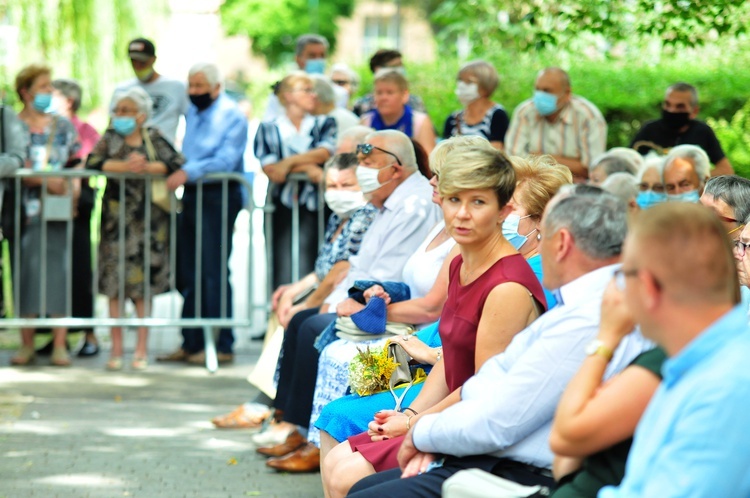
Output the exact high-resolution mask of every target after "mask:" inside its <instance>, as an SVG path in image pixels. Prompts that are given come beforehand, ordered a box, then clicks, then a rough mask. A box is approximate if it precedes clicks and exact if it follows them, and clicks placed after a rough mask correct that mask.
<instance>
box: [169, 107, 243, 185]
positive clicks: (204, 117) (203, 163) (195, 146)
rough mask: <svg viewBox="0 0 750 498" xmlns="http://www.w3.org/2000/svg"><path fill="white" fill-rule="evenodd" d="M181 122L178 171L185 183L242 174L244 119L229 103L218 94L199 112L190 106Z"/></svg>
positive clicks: (237, 109) (236, 108)
mask: <svg viewBox="0 0 750 498" xmlns="http://www.w3.org/2000/svg"><path fill="white" fill-rule="evenodd" d="M185 119H186V128H185V139H184V142H183V144H182V153H183V154H184V156H185V158H186V159H187V162H186V163H185V164H184V165H183V166H182V170H183V171H184V172H186V173H187V175H188V183H194V182H195V181H196V180H198V179H199V178H202V177H203V176H205V175H207V174H209V173H231V172H235V173H243V172H244V161H243V156H244V154H245V147H246V146H247V119H245V116H244V115H243V114H242V112H241V111H240V110H239V108H238V107H237V104H235V103H234V101H233V100H232V99H230V98H229V97H227V96H226V95H224V94H223V93H222V94H220V95H219V98H218V99H216V100H215V101H214V102H213V104H211V105H210V106H209V107H208V108H207V109H205V110H203V111H198V108H197V107H195V106H194V105H192V104H191V105H190V109H189V110H188V113H187V117H186V118H185Z"/></svg>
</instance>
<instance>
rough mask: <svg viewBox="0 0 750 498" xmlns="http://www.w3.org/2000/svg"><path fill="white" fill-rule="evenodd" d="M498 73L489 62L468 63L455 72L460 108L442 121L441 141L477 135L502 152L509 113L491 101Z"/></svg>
mask: <svg viewBox="0 0 750 498" xmlns="http://www.w3.org/2000/svg"><path fill="white" fill-rule="evenodd" d="M499 81H500V80H499V78H498V76H497V71H496V70H495V68H494V67H493V66H492V64H490V63H489V62H485V61H482V60H477V61H471V62H467V63H466V64H464V65H463V66H461V69H459V71H458V78H457V83H456V97H458V100H459V101H460V102H461V105H462V106H463V109H461V110H460V111H456V112H454V113H453V114H451V115H450V116H448V119H446V120H445V126H444V127H443V138H450V137H456V136H459V135H479V136H480V137H484V138H486V139H487V140H489V141H490V143H491V144H492V145H493V146H494V147H495V148H497V149H499V150H503V142H504V140H505V132H506V131H508V124H509V122H510V121H509V119H508V114H507V113H506V112H505V109H504V108H503V106H501V105H500V104H497V103H495V102H493V101H492V100H490V98H491V97H492V94H493V93H494V92H495V89H497V85H498V83H499Z"/></svg>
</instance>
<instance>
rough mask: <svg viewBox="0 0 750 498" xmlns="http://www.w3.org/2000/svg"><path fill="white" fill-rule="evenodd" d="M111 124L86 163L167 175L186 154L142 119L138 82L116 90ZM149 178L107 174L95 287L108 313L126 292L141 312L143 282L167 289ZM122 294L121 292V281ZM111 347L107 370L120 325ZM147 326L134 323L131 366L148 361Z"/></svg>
mask: <svg viewBox="0 0 750 498" xmlns="http://www.w3.org/2000/svg"><path fill="white" fill-rule="evenodd" d="M113 105H114V108H113V109H112V127H111V128H110V129H108V130H107V132H106V133H105V134H104V136H103V137H102V139H101V140H100V141H99V143H98V144H96V147H94V150H93V151H91V154H90V155H89V158H88V161H87V163H86V167H87V168H91V169H97V170H101V171H105V172H111V173H138V174H144V175H166V174H169V173H172V172H174V171H176V170H178V169H179V168H180V167H181V166H182V164H183V163H184V162H185V159H184V158H183V157H182V155H181V154H179V153H178V152H176V151H175V149H174V147H172V145H171V144H170V143H169V141H168V140H167V139H165V138H164V137H163V136H162V135H161V134H160V133H159V131H158V130H157V129H156V128H145V127H144V126H143V125H144V123H145V122H146V121H147V120H148V118H149V117H150V116H151V110H152V107H153V104H152V102H151V97H149V96H148V94H147V93H146V92H145V91H144V90H143V89H141V88H139V87H134V88H130V89H127V90H124V91H122V92H121V93H118V94H116V95H115V98H114V99H113ZM121 181H124V182H125V196H124V198H122V197H120V182H121ZM148 181H149V180H148V179H146V180H140V179H134V180H116V179H112V178H109V179H108V181H107V189H106V190H105V192H104V201H103V204H102V234H101V243H100V246H99V291H100V292H101V293H102V294H105V295H106V296H107V297H108V298H109V314H110V317H112V318H117V317H119V316H120V300H123V299H125V298H129V299H132V300H133V303H134V304H135V308H136V312H137V313H138V316H139V317H141V318H143V317H144V316H145V303H144V298H145V295H146V286H147V285H148V286H149V289H150V291H149V293H150V295H151V296H154V295H156V294H160V293H162V292H165V291H167V290H168V289H169V267H170V264H169V259H168V256H169V213H167V212H166V211H163V210H162V209H160V208H159V207H157V206H156V205H152V206H151V218H150V219H146V217H145V216H146V204H145V203H146V182H148ZM121 202H125V209H124V211H125V218H124V219H123V220H120V219H119V212H120V203H121ZM121 221H122V222H124V223H125V241H124V250H125V254H124V261H125V269H124V277H125V281H124V282H120V280H119V278H118V276H119V272H118V265H119V261H120V257H121V255H120V241H119V234H120V222H121ZM146 223H150V225H151V240H149V241H148V242H147V241H146V240H144V235H145V224H146ZM147 243H148V250H149V251H150V259H151V261H150V265H151V268H150V270H151V279H150V282H146V281H145V275H146V268H145V255H146V250H147V248H146V244H147ZM121 285H122V286H123V287H124V291H125V294H124V295H120V287H121ZM111 333H112V352H111V357H110V359H109V361H108V362H107V369H108V370H120V369H121V368H122V329H121V328H120V327H113V328H112V332H111ZM147 339H148V329H147V328H146V327H139V328H138V341H137V344H136V348H135V354H134V356H133V363H132V367H133V369H135V370H143V369H145V368H146V366H147V365H148V360H147V358H148V357H147V353H146V344H147Z"/></svg>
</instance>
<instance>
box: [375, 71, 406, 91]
mask: <svg viewBox="0 0 750 498" xmlns="http://www.w3.org/2000/svg"><path fill="white" fill-rule="evenodd" d="M378 83H393V84H394V85H396V86H397V87H398V89H399V90H401V91H402V92H407V91H409V82H408V81H406V78H404V75H403V74H401V73H399V72H398V71H395V70H393V69H388V70H385V71H382V72H379V73H378V75H377V76H375V81H374V83H373V86H374V85H377V84H378Z"/></svg>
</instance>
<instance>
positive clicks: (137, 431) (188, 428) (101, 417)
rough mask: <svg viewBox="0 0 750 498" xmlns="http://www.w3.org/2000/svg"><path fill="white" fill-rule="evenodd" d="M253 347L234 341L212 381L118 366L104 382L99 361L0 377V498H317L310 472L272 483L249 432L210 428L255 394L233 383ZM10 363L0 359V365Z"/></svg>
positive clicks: (167, 367)
mask: <svg viewBox="0 0 750 498" xmlns="http://www.w3.org/2000/svg"><path fill="white" fill-rule="evenodd" d="M0 334H3V332H0ZM162 342H164V339H163V338H162ZM171 347H172V345H171V344H170V345H169V346H168V347H167V348H165V349H164V350H159V349H157V348H153V347H152V348H151V351H150V353H151V355H152V357H153V356H155V355H156V354H161V353H162V352H167V351H169V350H170V349H171ZM260 347H261V343H260V342H257V341H239V342H238V348H237V350H236V353H237V354H236V357H235V363H234V364H232V365H230V366H227V367H223V366H222V368H220V370H219V371H218V372H217V373H216V374H213V375H212V374H209V373H208V372H207V371H206V370H205V369H203V368H200V367H189V366H185V365H181V364H179V365H175V364H158V363H156V362H153V364H152V365H149V369H148V370H146V371H145V372H142V373H141V372H131V371H128V370H127V365H128V361H127V358H126V369H125V370H123V371H122V372H116V373H112V372H107V371H105V370H104V364H105V363H106V360H107V356H108V352H107V351H104V352H103V353H102V354H100V355H99V356H98V357H95V358H87V359H78V358H74V359H73V363H74V364H73V366H72V367H71V368H63V369H61V368H54V367H50V366H47V365H46V364H44V362H42V363H40V364H39V365H38V366H33V367H28V368H13V367H0V483H1V484H0V498H27V497H36V496H44V497H45V498H50V497H61V498H81V497H87V496H88V497H91V498H115V497H146V498H151V497H169V498H172V497H175V498H178V497H190V498H192V497H200V498H208V497H214V496H215V497H222V498H226V497H239V498H243V497H247V496H259V497H263V498H272V497H279V498H317V497H321V496H323V493H322V487H321V485H320V475H319V474H306V475H292V474H278V473H276V472H274V471H272V470H270V469H268V468H267V467H266V466H265V461H266V459H265V458H263V457H262V456H260V455H257V454H256V453H255V451H254V446H253V445H252V443H251V442H250V434H251V432H250V431H231V430H225V431H220V430H216V429H214V428H213V426H212V425H211V423H210V419H211V418H212V417H214V416H216V415H218V414H222V413H227V412H229V411H231V410H232V409H234V408H235V407H236V406H237V405H238V404H240V403H241V402H243V401H247V400H248V399H251V398H252V397H254V396H255V394H256V393H257V391H256V390H255V389H254V388H253V386H251V385H250V384H248V383H247V382H246V380H245V379H246V377H247V375H248V374H249V373H250V371H251V370H252V367H253V365H254V363H255V361H256V360H257V358H258V354H259V353H260ZM130 350H131V351H132V348H131V349H130ZM126 351H128V342H127V340H126ZM12 354H13V352H12V351H7V350H0V365H7V364H8V362H9V360H10V357H11V356H12ZM42 361H44V360H42ZM235 462H236V463H235Z"/></svg>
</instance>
